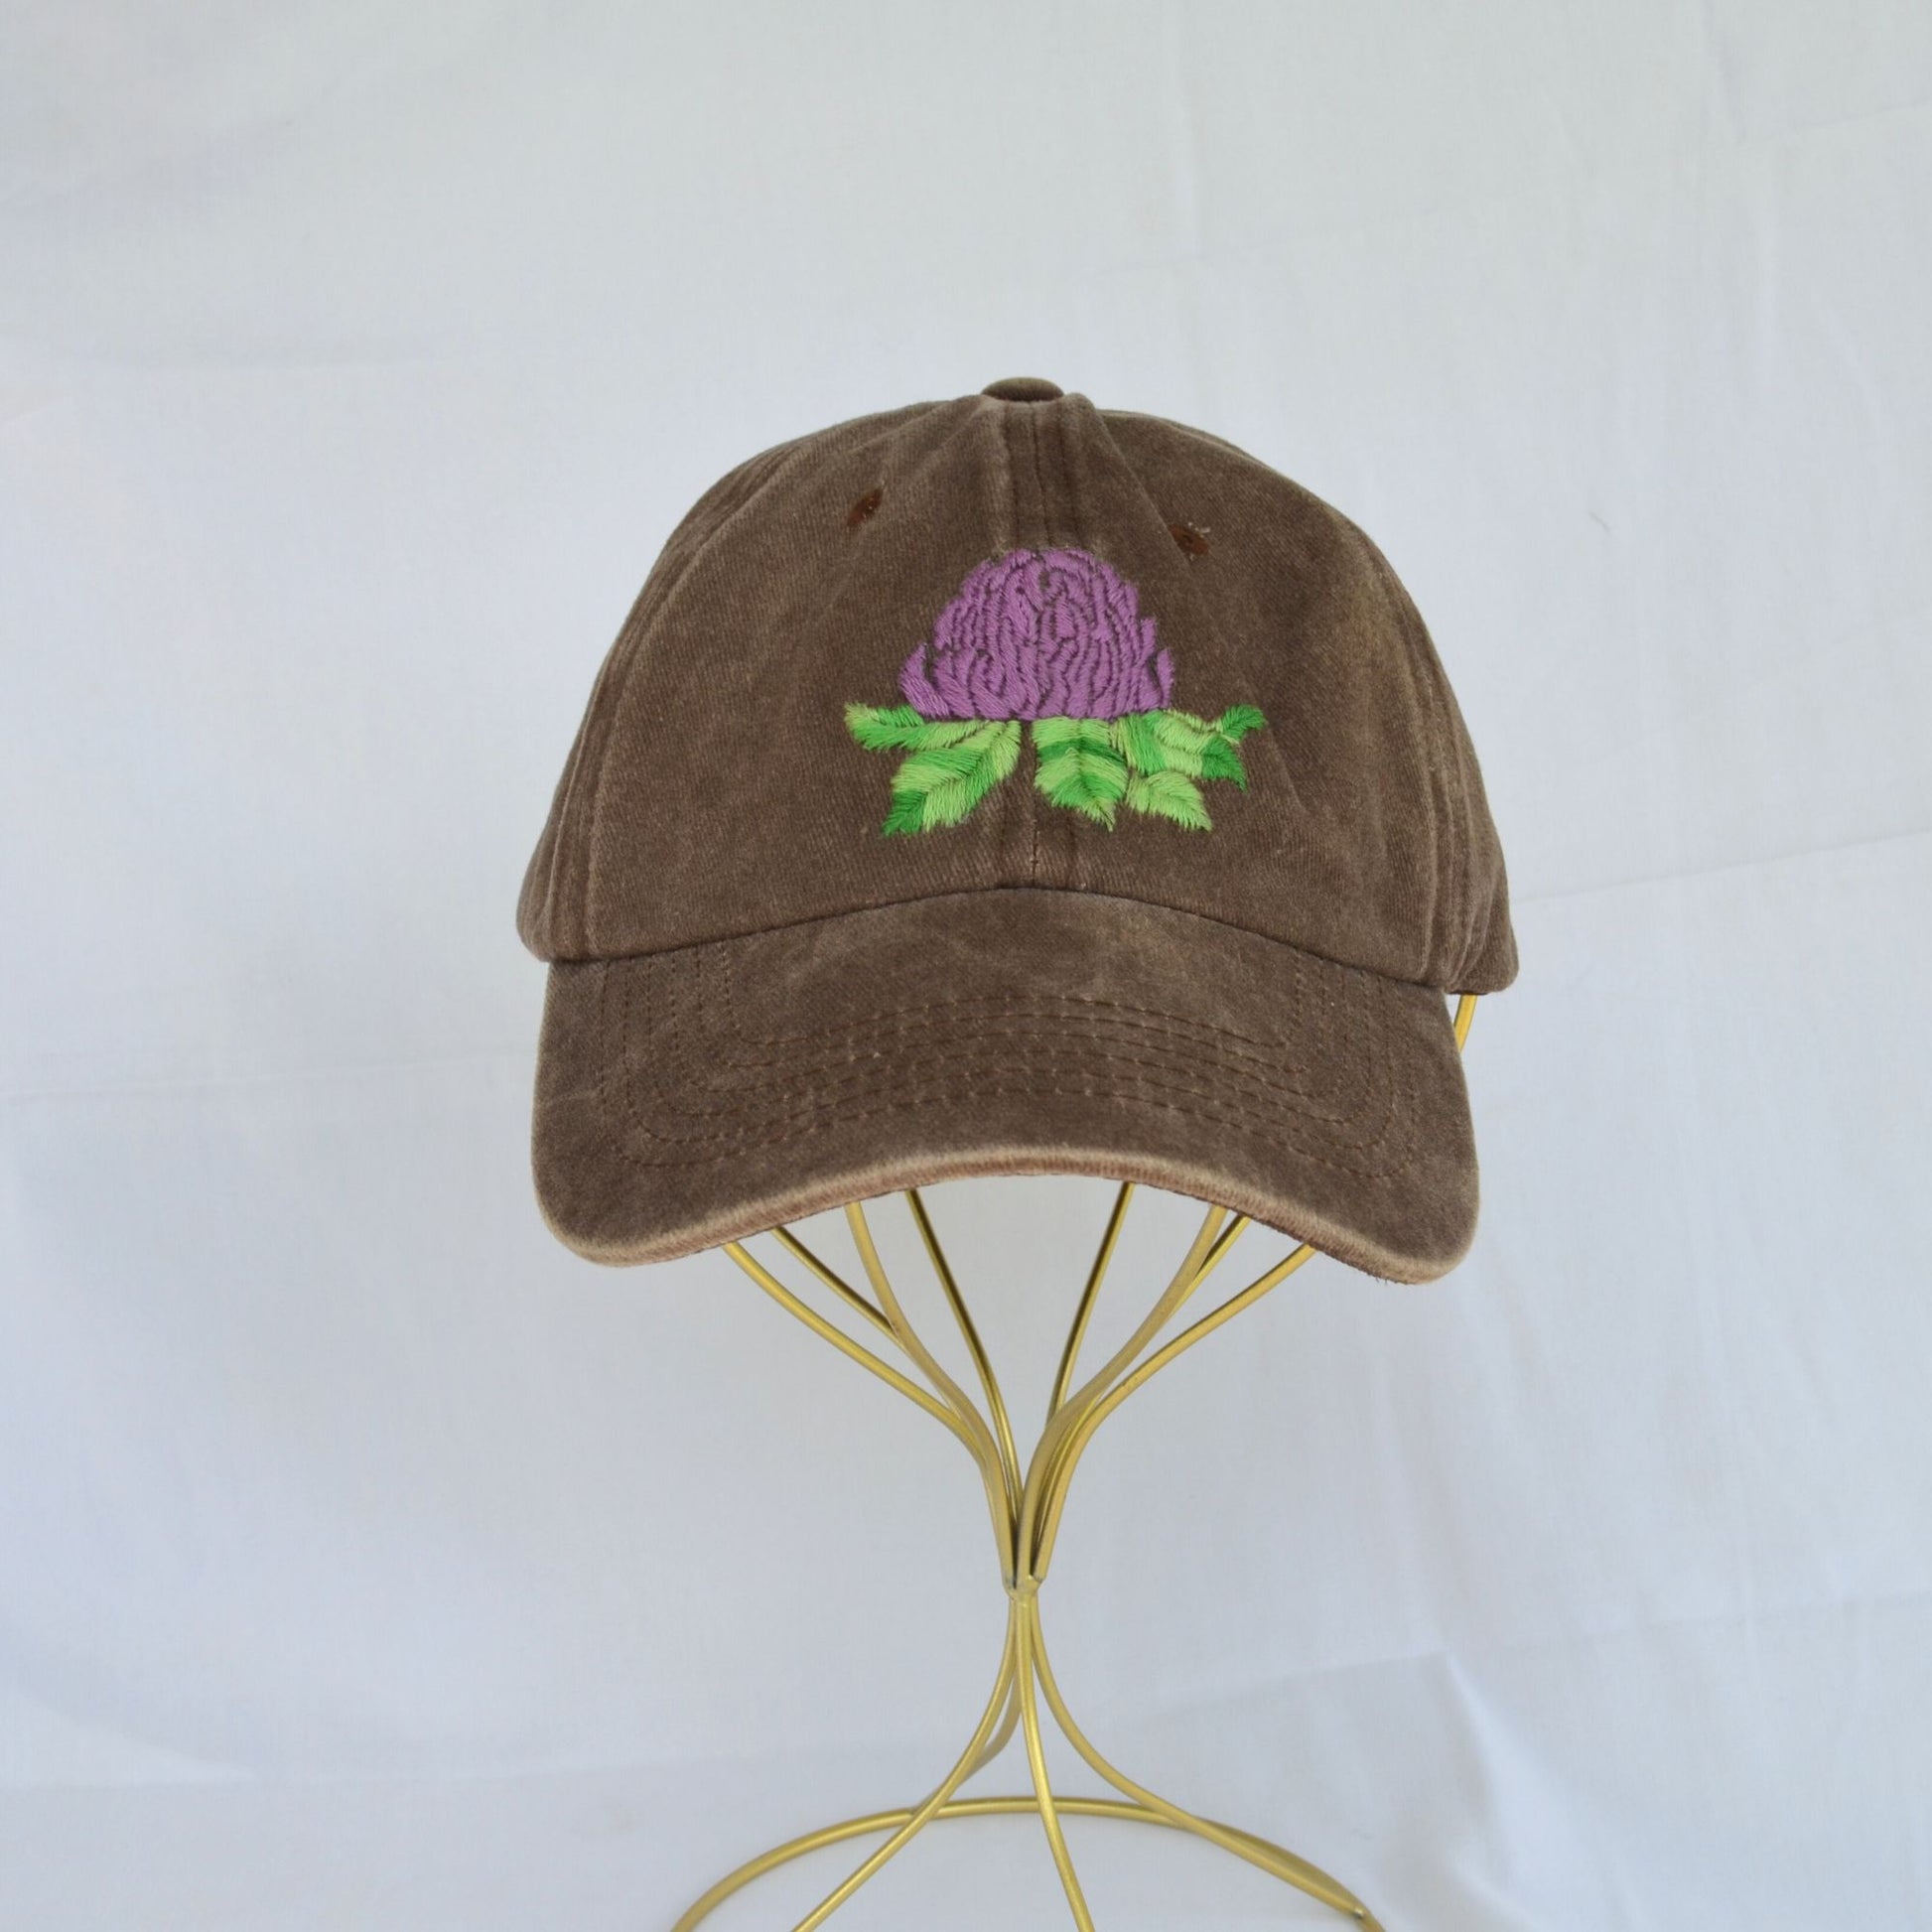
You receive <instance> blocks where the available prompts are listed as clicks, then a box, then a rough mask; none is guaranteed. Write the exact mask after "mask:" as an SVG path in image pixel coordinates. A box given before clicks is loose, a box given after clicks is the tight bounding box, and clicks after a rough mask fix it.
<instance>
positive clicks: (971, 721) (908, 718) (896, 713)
mask: <svg viewBox="0 0 1932 1932" xmlns="http://www.w3.org/2000/svg"><path fill="white" fill-rule="evenodd" d="M845 725H846V729H847V730H848V731H849V732H850V733H851V734H852V736H853V737H854V738H856V739H857V740H858V741H859V743H860V744H861V745H863V746H864V747H865V748H866V750H867V751H869V752H910V751H920V750H923V749H924V748H925V747H927V746H932V745H959V744H963V743H964V742H965V741H966V740H967V739H969V738H970V737H971V736H972V735H973V733H974V732H976V731H978V730H979V728H980V720H979V719H977V718H921V717H920V716H919V714H918V713H917V712H916V711H914V710H913V709H912V707H911V706H910V705H909V704H896V705H873V704H849V705H847V706H846V708H845Z"/></svg>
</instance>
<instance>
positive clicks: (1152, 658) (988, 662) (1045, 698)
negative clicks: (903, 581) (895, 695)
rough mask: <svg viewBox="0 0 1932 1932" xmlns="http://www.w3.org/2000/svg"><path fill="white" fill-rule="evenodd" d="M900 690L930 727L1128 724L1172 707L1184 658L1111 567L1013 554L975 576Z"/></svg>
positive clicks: (1054, 554) (1058, 556)
mask: <svg viewBox="0 0 1932 1932" xmlns="http://www.w3.org/2000/svg"><path fill="white" fill-rule="evenodd" d="M898 688H899V689H900V690H901V691H903V692H904V693H905V701H906V703H908V704H909V705H910V706H911V707H912V709H913V710H914V711H916V712H917V713H918V714H919V716H920V717H921V718H1119V717H1122V716H1124V715H1125V714H1126V713H1128V712H1130V711H1162V710H1165V709H1166V707H1167V703H1168V699H1169V697H1170V695H1171V694H1172V693H1173V659H1172V658H1171V657H1170V656H1169V655H1168V653H1167V652H1166V651H1165V650H1163V649H1161V648H1160V646H1159V644H1158V643H1157V641H1156V639H1155V634H1154V620H1153V619H1152V618H1144V617H1142V616H1141V605H1140V595H1139V593H1138V592H1137V591H1136V590H1135V589H1134V586H1133V585H1132V584H1130V583H1129V582H1128V581H1127V579H1126V578H1124V577H1123V576H1121V574H1120V573H1119V572H1118V571H1117V570H1115V569H1114V568H1113V567H1112V566H1111V565H1110V564H1104V563H1102V562H1101V561H1100V559H1099V558H1098V557H1094V556H1089V555H1088V554H1087V552H1086V551H1084V550H1009V551H1008V552H1007V553H1006V555H1005V556H1003V557H991V558H989V559H988V560H987V561H986V562H985V563H983V564H975V565H974V566H973V568H972V569H971V570H970V571H968V572H967V574H966V581H965V583H963V584H962V585H960V587H959V590H958V593H957V595H956V596H955V597H954V598H953V600H952V602H951V603H950V604H948V605H947V606H946V608H945V609H944V610H943V611H941V612H940V613H939V621H938V622H937V623H935V624H934V625H933V626H932V636H931V639H930V640H929V641H928V642H926V643H922V644H920V645H919V646H918V647H917V648H916V649H915V650H914V651H913V652H912V654H911V656H910V657H908V658H907V659H906V660H905V668H904V669H903V670H901V671H900V672H899V674H898Z"/></svg>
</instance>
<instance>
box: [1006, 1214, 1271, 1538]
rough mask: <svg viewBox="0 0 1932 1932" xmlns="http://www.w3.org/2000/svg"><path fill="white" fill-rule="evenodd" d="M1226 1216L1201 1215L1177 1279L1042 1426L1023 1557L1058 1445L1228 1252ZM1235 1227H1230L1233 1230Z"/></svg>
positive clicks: (1026, 1496)
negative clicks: (1216, 1258)
mask: <svg viewBox="0 0 1932 1932" xmlns="http://www.w3.org/2000/svg"><path fill="white" fill-rule="evenodd" d="M1227 1218H1228V1211H1227V1209H1226V1208H1225V1207H1209V1208H1208V1210H1207V1212H1206V1213H1205V1214H1204V1215H1203V1216H1202V1217H1201V1224H1200V1231H1199V1232H1198V1233H1197V1234H1196V1235H1195V1236H1194V1239H1193V1242H1192V1244H1191V1245H1190V1246H1189V1247H1188V1250H1187V1253H1186V1255H1185V1256H1184V1258H1183V1259H1182V1261H1181V1264H1180V1266H1179V1268H1178V1269H1176V1270H1175V1271H1174V1276H1173V1281H1171V1282H1170V1283H1169V1284H1168V1286H1167V1289H1166V1290H1165V1291H1164V1292H1163V1294H1162V1296H1161V1298H1160V1300H1159V1301H1157V1302H1156V1303H1155V1305H1154V1308H1153V1309H1152V1311H1150V1312H1149V1314H1148V1317H1147V1319H1146V1320H1144V1321H1143V1322H1142V1323H1141V1325H1140V1326H1139V1327H1138V1328H1136V1329H1135V1330H1134V1332H1133V1333H1132V1334H1131V1335H1129V1336H1128V1338H1127V1340H1126V1341H1125V1342H1123V1343H1122V1344H1121V1346H1120V1347H1119V1348H1117V1349H1116V1350H1115V1351H1114V1353H1113V1354H1112V1355H1111V1356H1110V1357H1109V1358H1108V1360H1107V1362H1106V1365H1105V1366H1104V1367H1102V1368H1101V1369H1100V1370H1099V1371H1098V1372H1097V1373H1095V1374H1093V1375H1090V1376H1088V1377H1087V1379H1086V1381H1084V1382H1083V1383H1082V1384H1081V1385H1080V1387H1079V1389H1078V1390H1077V1391H1076V1392H1075V1393H1074V1394H1073V1395H1072V1396H1070V1397H1068V1399H1067V1400H1066V1401H1065V1402H1063V1403H1062V1404H1061V1405H1060V1406H1059V1407H1058V1408H1057V1409H1055V1410H1054V1411H1053V1413H1052V1415H1050V1416H1049V1417H1048V1418H1047V1420H1046V1427H1045V1428H1044V1429H1042V1430H1041V1431H1040V1433H1039V1441H1038V1443H1037V1444H1036V1445H1035V1448H1034V1459H1033V1464H1032V1466H1031V1467H1030V1468H1029V1469H1028V1471H1027V1486H1026V1489H1025V1490H1024V1491H1023V1493H1022V1496H1021V1502H1020V1527H1019V1532H1018V1550H1019V1554H1020V1557H1021V1559H1022V1560H1024V1559H1025V1556H1026V1553H1027V1552H1028V1551H1029V1550H1030V1549H1031V1548H1032V1547H1033V1542H1034V1527H1035V1522H1036V1521H1037V1519H1038V1513H1039V1507H1040V1503H1041V1500H1042V1494H1041V1492H1042V1490H1043V1488H1044V1487H1045V1484H1046V1481H1047V1477H1048V1474H1049V1472H1050V1470H1051V1468H1052V1465H1053V1462H1054V1459H1055V1457H1056V1456H1057V1455H1058V1452H1059V1447H1060V1444H1061V1443H1062V1442H1063V1441H1064V1440H1065V1438H1066V1436H1067V1434H1068V1432H1069V1431H1070V1430H1071V1429H1072V1428H1073V1426H1074V1425H1075V1423H1077V1421H1078V1419H1079V1417H1080V1415H1081V1414H1082V1413H1083V1412H1084V1410H1085V1408H1086V1406H1087V1404H1088V1403H1090V1402H1091V1401H1092V1400H1093V1399H1094V1396H1095V1394H1096V1393H1097V1392H1098V1391H1100V1390H1103V1389H1104V1388H1105V1387H1106V1385H1107V1384H1108V1383H1109V1382H1110V1381H1111V1380H1112V1379H1113V1377H1114V1376H1115V1375H1116V1374H1117V1373H1118V1372H1119V1370H1120V1369H1122V1368H1123V1367H1125V1366H1126V1365H1127V1364H1128V1363H1129V1362H1131V1361H1132V1360H1133V1359H1134V1357H1135V1356H1136V1355H1138V1354H1139V1353H1140V1352H1141V1349H1142V1347H1143V1346H1144V1345H1145V1344H1146V1342H1147V1340H1148V1337H1149V1336H1150V1335H1152V1334H1154V1333H1155V1332H1156V1331H1157V1330H1158V1329H1159V1328H1160V1326H1161V1324H1162V1323H1163V1322H1164V1321H1166V1320H1167V1318H1168V1316H1169V1315H1170V1314H1172V1313H1173V1311H1174V1310H1175V1309H1176V1308H1178V1307H1179V1306H1180V1304H1181V1303H1182V1302H1184V1301H1185V1300H1186V1299H1187V1297H1188V1296H1189V1295H1190V1294H1191V1293H1192V1292H1193V1289H1194V1287H1195V1284H1196V1280H1197V1278H1198V1277H1199V1276H1200V1275H1201V1274H1202V1273H1203V1272H1204V1270H1205V1269H1206V1267H1207V1266H1208V1265H1209V1263H1208V1257H1209V1255H1210V1254H1214V1255H1219V1254H1224V1253H1225V1252H1226V1245H1225V1243H1222V1242H1219V1241H1217V1239H1216V1237H1217V1236H1218V1235H1219V1234H1220V1233H1221V1229H1222V1223H1223V1222H1225V1221H1226V1220H1227ZM1243 1225H1245V1223H1244V1224H1243ZM1237 1231H1238V1230H1234V1229H1232V1228H1231V1229H1230V1233H1231V1234H1232V1233H1234V1232H1237Z"/></svg>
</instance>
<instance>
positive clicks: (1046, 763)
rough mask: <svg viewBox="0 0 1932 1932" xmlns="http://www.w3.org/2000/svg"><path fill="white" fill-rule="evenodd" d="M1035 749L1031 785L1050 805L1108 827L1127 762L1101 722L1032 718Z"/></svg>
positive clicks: (1123, 787)
mask: <svg viewBox="0 0 1932 1932" xmlns="http://www.w3.org/2000/svg"><path fill="white" fill-rule="evenodd" d="M1034 748H1035V750H1036V751H1037V752H1038V754H1039V767H1038V769H1037V770H1036V771H1035V773H1034V783H1035V784H1036V785H1037V786H1038V787H1039V789H1040V790H1041V791H1042V792H1044V793H1045V794H1046V796H1047V797H1048V798H1049V799H1050V800H1051V801H1052V802H1053V803H1054V804H1055V805H1064V806H1065V807H1067V809H1068V810H1070V811H1076V812H1082V813H1084V814H1085V815H1086V816H1087V817H1088V818H1092V819H1097V820H1099V822H1100V823H1101V824H1102V825H1105V826H1108V827H1109V828H1111V827H1112V825H1113V822H1114V811H1115V808H1116V807H1117V806H1118V805H1119V803H1120V801H1121V799H1122V798H1123V797H1125V796H1126V793H1127V780H1128V770H1127V760H1126V759H1125V758H1124V757H1123V756H1122V755H1121V753H1120V751H1119V750H1118V748H1117V747H1116V746H1115V743H1114V734H1113V731H1112V730H1111V729H1110V727H1109V725H1108V723H1107V721H1106V720H1104V719H1100V718H1035V720H1034Z"/></svg>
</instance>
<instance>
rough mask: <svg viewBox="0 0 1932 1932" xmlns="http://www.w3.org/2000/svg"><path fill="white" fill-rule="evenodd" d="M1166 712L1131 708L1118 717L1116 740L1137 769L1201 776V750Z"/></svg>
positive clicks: (1134, 768)
mask: <svg viewBox="0 0 1932 1932" xmlns="http://www.w3.org/2000/svg"><path fill="white" fill-rule="evenodd" d="M1171 716H1172V714H1171V713H1169V712H1165V711H1130V712H1128V713H1127V715H1126V716H1125V717H1122V718H1116V719H1115V720H1114V743H1115V744H1116V745H1118V746H1119V747H1120V751H1121V756H1122V757H1123V758H1124V759H1126V760H1127V762H1128V766H1129V768H1130V769H1132V770H1135V771H1182V772H1185V773H1186V774H1187V775H1188V776H1189V777H1190V778H1197V777H1199V776H1200V751H1199V748H1198V747H1197V746H1195V745H1192V744H1189V743H1188V742H1186V740H1185V739H1184V738H1183V737H1182V736H1181V735H1179V734H1177V733H1176V732H1175V731H1174V730H1173V727H1172V725H1171V724H1170V722H1169V721H1170V719H1171Z"/></svg>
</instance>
